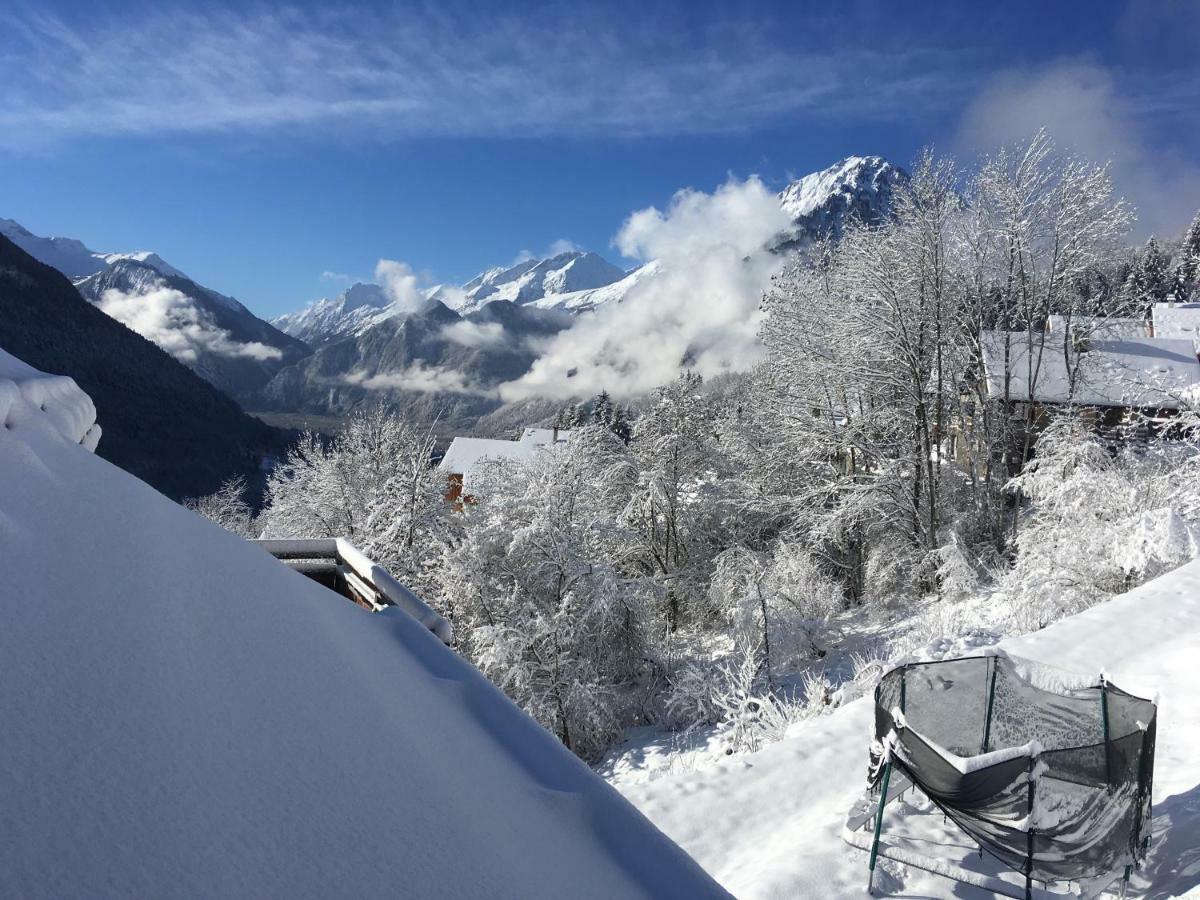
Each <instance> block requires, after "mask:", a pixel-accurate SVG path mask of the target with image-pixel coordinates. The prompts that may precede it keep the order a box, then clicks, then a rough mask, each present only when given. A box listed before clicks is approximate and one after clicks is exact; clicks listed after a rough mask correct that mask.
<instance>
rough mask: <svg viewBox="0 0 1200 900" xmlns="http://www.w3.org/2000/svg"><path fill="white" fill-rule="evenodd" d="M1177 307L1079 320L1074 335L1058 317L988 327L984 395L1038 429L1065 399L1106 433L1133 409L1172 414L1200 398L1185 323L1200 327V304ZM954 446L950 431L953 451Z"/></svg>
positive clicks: (1158, 416) (1197, 362)
mask: <svg viewBox="0 0 1200 900" xmlns="http://www.w3.org/2000/svg"><path fill="white" fill-rule="evenodd" d="M1163 306H1166V304H1163ZM1179 312H1180V310H1179V308H1178V306H1177V307H1175V308H1174V309H1172V310H1164V311H1162V312H1161V313H1160V312H1159V310H1158V309H1157V308H1156V310H1155V316H1156V319H1153V320H1151V321H1150V322H1149V323H1146V322H1142V321H1141V320H1134V319H1108V320H1095V321H1090V322H1079V321H1078V320H1076V321H1074V322H1072V323H1071V328H1070V331H1071V332H1072V334H1071V335H1069V336H1068V335H1067V334H1065V331H1066V330H1067V329H1066V326H1065V323H1064V322H1063V320H1062V319H1061V318H1058V317H1053V318H1052V320H1051V321H1050V322H1049V323H1048V327H1047V330H1046V331H1044V332H1034V333H1033V334H1029V333H1027V332H1024V331H1020V332H1004V331H987V332H984V333H983V334H982V335H981V343H982V350H983V368H984V372H983V377H984V378H985V379H986V387H987V396H988V397H989V399H992V400H995V401H998V402H1001V403H1004V404H1007V405H1009V406H1010V408H1011V409H1012V410H1013V412H1014V413H1016V414H1017V416H1018V417H1020V418H1023V419H1026V420H1027V421H1029V422H1030V423H1032V427H1033V428H1034V430H1035V431H1040V430H1041V428H1042V427H1043V426H1044V425H1045V423H1047V422H1048V421H1049V418H1050V413H1051V411H1052V410H1053V408H1054V407H1059V406H1065V405H1068V404H1072V405H1074V406H1076V407H1078V408H1080V409H1081V413H1082V415H1083V416H1084V418H1085V419H1086V420H1088V421H1090V423H1091V424H1092V425H1093V427H1095V428H1096V429H1097V431H1101V432H1114V431H1115V430H1117V429H1118V428H1119V427H1120V426H1122V425H1126V424H1128V423H1129V422H1130V421H1131V420H1132V419H1133V417H1134V415H1135V414H1143V415H1146V416H1148V417H1149V418H1150V419H1151V420H1158V421H1163V420H1169V419H1171V418H1173V417H1175V416H1177V415H1178V413H1179V410H1180V409H1181V408H1184V407H1186V406H1188V405H1190V404H1191V403H1192V402H1194V398H1200V359H1198V358H1197V345H1196V341H1195V340H1194V339H1193V338H1192V337H1191V336H1188V335H1191V334H1194V333H1195V332H1194V331H1189V330H1188V329H1194V328H1196V327H1200V304H1198V305H1197V306H1196V308H1195V309H1194V310H1188V311H1187V312H1188V315H1182V316H1181V315H1178V313H1179ZM1056 320H1057V321H1056ZM1156 323H1157V324H1156ZM1151 331H1153V334H1150V333H1149V332H1151ZM1163 333H1166V334H1168V335H1171V336H1169V337H1167V336H1162V334H1163ZM1031 405H1032V407H1033V409H1032V410H1030V409H1029V407H1030V406H1031ZM956 449H957V448H956V447H955V446H954V443H953V436H952V446H951V447H950V453H951V455H956V453H955V451H956Z"/></svg>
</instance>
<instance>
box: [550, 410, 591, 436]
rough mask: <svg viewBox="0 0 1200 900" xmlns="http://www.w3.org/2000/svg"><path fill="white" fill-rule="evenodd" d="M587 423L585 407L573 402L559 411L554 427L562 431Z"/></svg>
mask: <svg viewBox="0 0 1200 900" xmlns="http://www.w3.org/2000/svg"><path fill="white" fill-rule="evenodd" d="M586 423H587V416H586V415H585V414H584V412H583V407H582V406H580V405H579V404H578V403H572V404H571V405H570V406H565V407H563V408H562V409H560V410H559V411H558V415H557V416H555V417H554V427H555V428H557V429H559V430H560V431H569V430H570V429H572V428H579V427H581V426H582V425H584V424H586Z"/></svg>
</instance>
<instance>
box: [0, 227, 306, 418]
mask: <svg viewBox="0 0 1200 900" xmlns="http://www.w3.org/2000/svg"><path fill="white" fill-rule="evenodd" d="M0 234H3V235H4V236H6V237H8V238H9V240H11V241H12V242H13V243H14V244H16V245H17V246H18V247H20V248H21V249H22V250H24V251H25V252H26V253H28V254H29V255H30V256H32V257H33V258H34V259H36V260H38V261H39V262H41V263H44V264H46V265H48V266H50V267H51V268H54V269H57V270H58V271H59V272H61V273H62V274H64V275H66V276H67V277H68V278H70V279H71V280H72V281H73V282H74V283H75V287H76V288H77V289H78V290H79V293H80V294H82V295H83V297H84V298H85V299H87V300H88V301H89V302H91V303H92V304H94V305H95V306H98V307H99V308H100V309H102V310H104V312H106V313H108V314H109V315H110V316H112V317H113V318H114V319H117V320H118V321H119V322H122V323H123V324H124V325H126V326H128V327H129V328H131V329H132V330H134V331H136V332H137V333H138V334H141V335H142V336H143V337H146V338H149V339H150V340H152V341H154V343H156V344H158V345H159V346H160V347H162V348H163V349H164V350H166V351H167V352H168V353H170V354H171V355H172V356H174V357H175V358H176V359H178V360H179V361H180V362H182V363H184V364H185V365H187V366H189V367H190V368H191V369H193V370H194V371H195V372H196V373H197V374H199V375H201V376H202V377H203V378H205V379H206V380H208V381H209V382H211V383H212V384H214V385H216V386H217V387H219V388H221V389H222V390H224V391H226V392H227V393H229V394H231V395H233V396H234V397H237V398H243V397H245V396H246V395H247V394H248V393H250V392H252V391H254V390H257V389H258V388H260V387H262V385H264V384H266V383H267V381H269V380H270V378H271V376H273V375H274V374H275V372H277V371H278V370H279V369H281V368H283V367H284V366H286V365H288V364H290V363H292V362H295V361H296V360H298V359H300V358H302V357H304V356H307V355H308V354H309V352H311V351H310V350H309V348H308V347H307V346H306V345H305V344H304V343H303V342H302V341H298V340H296V339H295V338H292V337H289V336H288V335H286V334H283V333H282V332H280V331H279V330H278V329H276V328H274V327H273V326H271V325H269V324H267V323H266V322H264V321H263V320H262V319H260V318H258V317H257V316H255V315H254V314H253V313H252V312H250V310H248V309H247V308H246V307H245V306H243V305H242V304H241V303H239V302H238V301H237V300H235V299H234V298H233V297H227V296H226V295H224V294H221V293H219V292H217V291H214V290H212V289H210V288H206V287H204V286H202V285H199V284H197V283H196V282H194V281H192V280H191V279H190V278H188V276H187V275H185V274H184V273H183V272H181V271H180V270H179V269H177V268H175V266H172V265H171V264H170V263H168V262H167V261H166V260H164V259H163V258H162V257H161V256H159V255H158V254H157V253H154V252H152V251H149V250H138V251H134V252H130V253H100V252H97V251H95V250H92V249H90V248H89V247H87V246H86V245H84V244H83V243H82V242H81V241H78V240H75V239H74V238H63V237H51V238H47V237H40V236H38V235H36V234H33V233H32V232H31V231H29V230H28V229H26V228H24V227H22V226H21V225H20V224H19V223H17V222H15V221H13V220H12V219H0Z"/></svg>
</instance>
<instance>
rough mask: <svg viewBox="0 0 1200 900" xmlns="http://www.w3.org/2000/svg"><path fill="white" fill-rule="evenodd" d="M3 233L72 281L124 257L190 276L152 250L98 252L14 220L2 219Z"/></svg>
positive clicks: (176, 274) (0, 222) (74, 240)
mask: <svg viewBox="0 0 1200 900" xmlns="http://www.w3.org/2000/svg"><path fill="white" fill-rule="evenodd" d="M0 234H2V235H4V236H5V237H6V238H8V239H9V240H10V241H12V242H13V243H14V244H16V245H17V246H18V247H20V248H21V249H22V250H24V251H25V252H26V253H28V254H29V255H30V256H32V257H33V258H34V259H36V260H37V261H38V262H42V263H45V264H46V265H48V266H50V267H51V268H53V269H58V271H60V272H62V273H63V274H64V275H66V276H67V277H68V278H70V279H71V280H72V281H78V280H79V279H80V278H86V277H87V276H89V275H95V274H96V273H97V272H99V271H101V270H102V269H103V268H104V267H105V266H107V265H109V264H110V263H114V262H117V261H119V260H122V259H131V260H134V261H136V262H140V263H145V264H146V265H148V266H152V267H153V268H155V269H158V271H160V272H162V273H163V274H164V275H174V276H176V277H178V278H187V276H186V275H184V274H183V273H182V272H180V271H179V270H178V269H176V268H175V267H174V266H172V265H171V264H170V263H168V262H167V261H166V260H164V259H163V258H162V257H161V256H159V255H158V254H157V253H154V252H152V251H150V250H135V251H133V252H132V253H98V252H97V251H95V250H91V249H89V248H88V247H86V246H85V245H84V243H83V242H82V241H78V240H76V239H75V238H67V237H40V236H39V235H36V234H34V233H33V232H32V231H30V230H29V229H27V228H25V227H24V226H23V225H21V223H20V222H16V221H14V220H13V219H0Z"/></svg>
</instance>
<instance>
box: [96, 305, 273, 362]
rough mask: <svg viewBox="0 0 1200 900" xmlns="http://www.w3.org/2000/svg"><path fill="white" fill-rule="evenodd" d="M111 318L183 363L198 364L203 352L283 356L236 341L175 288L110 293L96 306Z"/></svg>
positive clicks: (263, 346)
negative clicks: (139, 292)
mask: <svg viewBox="0 0 1200 900" xmlns="http://www.w3.org/2000/svg"><path fill="white" fill-rule="evenodd" d="M96 305H97V306H99V307H100V309H102V310H103V311H104V312H106V313H108V315H110V316H112V317H113V318H114V319H116V320H117V321H118V322H121V323H122V324H123V325H125V326H127V327H128V328H130V329H132V330H133V331H136V332H137V333H138V334H140V335H141V336H142V337H144V338H146V339H147V340H150V341H153V342H154V343H156V344H158V346H160V347H162V349H164V350H166V351H167V352H168V353H170V354H171V355H172V356H173V357H175V358H176V359H177V360H179V361H180V362H183V363H195V362H196V360H197V359H198V358H199V356H200V354H201V353H211V354H215V355H217V356H228V357H244V358H248V359H257V360H267V359H279V358H280V357H281V356H282V355H283V353H282V351H281V350H279V349H278V348H277V347H269V346H267V345H266V344H263V343H260V342H258V341H252V342H249V343H243V342H241V341H235V340H234V339H233V337H232V336H231V335H230V333H229V332H228V331H226V330H225V329H223V328H218V327H217V326H216V325H215V324H214V323H213V322H212V320H211V318H210V317H209V316H208V315H207V314H206V313H205V312H204V310H202V309H200V308H199V307H197V306H196V305H195V303H193V302H192V300H191V299H190V298H188V297H187V296H186V295H184V294H182V293H180V292H179V291H177V290H175V289H174V288H165V287H164V288H159V289H158V290H153V291H149V292H147V293H145V294H136V293H130V294H126V293H123V292H122V291H118V290H115V289H113V290H107V291H105V292H104V293H103V294H102V295H101V297H100V302H99V303H97V304H96Z"/></svg>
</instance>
